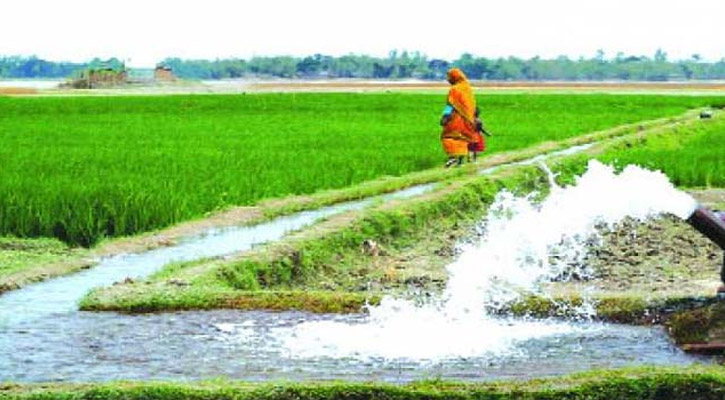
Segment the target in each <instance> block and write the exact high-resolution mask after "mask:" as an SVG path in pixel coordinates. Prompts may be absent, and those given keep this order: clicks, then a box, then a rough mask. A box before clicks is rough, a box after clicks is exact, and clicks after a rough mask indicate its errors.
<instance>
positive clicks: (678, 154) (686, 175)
mask: <svg viewBox="0 0 725 400" xmlns="http://www.w3.org/2000/svg"><path fill="white" fill-rule="evenodd" d="M723 143H725V119H723V118H717V119H713V120H707V121H703V123H702V124H699V125H698V126H697V127H688V128H687V129H686V130H682V129H680V130H674V131H673V132H672V134H670V135H666V136H664V135H663V136H658V137H654V138H651V139H648V140H647V141H646V142H645V143H642V144H640V145H638V146H636V147H633V148H630V149H627V150H624V151H623V150H617V151H613V152H609V153H606V154H604V155H602V156H601V157H599V159H600V160H602V161H604V162H606V163H610V164H614V165H618V166H620V167H621V166H624V165H628V164H637V165H640V166H643V167H646V168H649V169H656V170H660V171H662V172H664V173H665V174H666V175H667V176H668V177H669V178H670V180H671V181H672V183H674V184H675V186H678V187H708V188H710V187H719V188H722V187H725V150H724V146H723Z"/></svg>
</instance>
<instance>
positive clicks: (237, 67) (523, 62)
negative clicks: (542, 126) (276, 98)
mask: <svg viewBox="0 0 725 400" xmlns="http://www.w3.org/2000/svg"><path fill="white" fill-rule="evenodd" d="M100 64H104V65H109V64H114V65H117V64H122V63H121V62H120V61H119V60H117V59H111V60H106V61H102V60H98V59H94V60H92V61H91V62H89V63H85V64H82V63H79V64H76V63H64V62H61V63H56V62H50V61H45V60H41V59H38V58H36V57H29V58H22V57H4V58H3V57H0V77H2V78H38V77H44V78H59V77H68V76H72V75H74V74H78V73H79V71H82V70H84V69H86V68H90V67H93V65H100ZM159 64H160V65H164V66H166V67H170V68H171V69H172V71H173V72H174V74H175V75H176V76H177V77H179V78H186V79H225V78H243V77H276V78H290V79H295V78H297V79H314V78H363V79H411V78H412V79H424V80H441V79H444V78H445V74H446V71H447V70H448V69H449V68H451V67H453V66H456V67H459V68H461V69H462V70H463V71H464V72H465V73H466V74H467V75H468V77H469V78H470V79H474V80H479V79H480V80H532V81H603V80H619V81H628V80H630V81H682V80H715V79H725V58H723V59H721V60H720V61H717V62H706V61H704V60H703V59H702V57H700V56H699V55H697V54H693V55H692V56H691V57H690V58H689V59H686V60H676V61H670V60H668V58H667V53H665V52H664V51H662V50H658V51H657V52H656V53H655V54H654V55H653V56H651V57H649V56H626V55H624V54H623V53H618V54H617V55H616V56H615V57H611V58H606V57H605V55H604V52H603V51H601V50H600V51H598V52H597V53H596V55H595V56H593V57H591V58H584V57H581V58H578V59H571V58H569V57H567V56H560V57H557V58H555V59H542V58H540V57H533V58H530V59H523V58H518V57H507V58H485V57H477V56H474V55H472V54H467V53H466V54H463V55H461V56H460V57H459V58H458V59H456V60H453V61H448V60H442V59H435V58H428V57H427V56H425V55H424V54H422V53H420V52H407V51H402V52H398V51H392V52H390V53H389V54H388V56H387V57H372V56H367V55H355V54H349V55H344V56H339V57H333V56H328V55H323V54H315V55H311V56H306V57H291V56H275V57H252V58H250V59H218V60H184V59H180V58H167V59H165V60H163V61H162V62H161V63H159Z"/></svg>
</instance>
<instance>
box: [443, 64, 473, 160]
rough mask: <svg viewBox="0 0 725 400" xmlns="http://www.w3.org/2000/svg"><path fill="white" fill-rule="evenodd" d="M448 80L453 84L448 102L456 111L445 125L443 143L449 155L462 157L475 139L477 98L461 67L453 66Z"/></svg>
mask: <svg viewBox="0 0 725 400" xmlns="http://www.w3.org/2000/svg"><path fill="white" fill-rule="evenodd" d="M448 82H450V83H451V85H453V86H452V87H451V89H450V90H449V91H448V104H450V105H451V107H453V109H454V110H455V111H454V112H453V113H452V114H451V117H450V119H449V120H448V122H447V123H446V124H445V125H444V126H443V133H442V134H441V143H442V144H443V149H444V150H445V152H446V153H447V154H448V155H449V156H451V157H460V156H465V155H467V154H468V143H469V142H473V141H475V137H476V125H475V122H474V118H475V117H474V112H475V110H476V98H475V97H474V96H473V89H472V88H471V85H470V84H469V83H468V79H467V78H466V75H465V74H464V73H463V71H461V70H460V69H458V68H452V69H450V70H449V71H448Z"/></svg>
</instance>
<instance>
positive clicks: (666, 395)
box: [0, 367, 725, 400]
mask: <svg viewBox="0 0 725 400" xmlns="http://www.w3.org/2000/svg"><path fill="white" fill-rule="evenodd" d="M724 388H725V372H723V370H722V368H718V367H688V368H682V369H672V368H636V369H635V368H630V369H620V370H609V371H592V372H587V373H584V374H576V375H570V376H564V377H558V378H550V379H537V380H530V381H512V382H506V381H502V382H491V383H457V382H446V381H441V380H433V381H421V382H414V383H409V384H405V385H387V384H380V383H344V382H330V383H264V384H255V383H246V382H238V381H226V380H217V381H205V382H198V383H159V382H152V383H135V382H125V383H103V384H35V385H33V384H28V385H19V384H12V383H7V384H3V385H0V399H8V400H10V399H13V400H21V399H22V400H25V399H27V400H30V399H107V400H113V399H124V400H131V399H147V400H148V399H155V400H173V399H299V400H306V399H310V400H312V399H401V400H402V399H461V400H463V399H492V400H493V399H496V400H505V399H531V400H533V399H542V400H543V399H581V400H584V399H588V400H594V399H602V400H604V399H612V398H616V399H618V400H629V399H632V400H635V399H636V400H641V399H662V400H665V399H667V400H669V399H688V400H704V399H708V400H710V399H721V398H722V397H723V395H724V394H725V389H724Z"/></svg>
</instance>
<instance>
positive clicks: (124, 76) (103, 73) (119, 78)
mask: <svg viewBox="0 0 725 400" xmlns="http://www.w3.org/2000/svg"><path fill="white" fill-rule="evenodd" d="M127 82H128V72H127V71H126V66H125V65H123V64H121V65H120V66H117V67H116V68H114V67H113V66H111V65H110V64H109V63H104V62H101V63H99V64H98V65H95V66H92V67H89V68H87V69H85V70H84V71H81V73H80V76H79V77H78V78H76V79H74V80H73V81H72V82H70V86H71V87H73V88H76V89H96V88H103V87H112V86H119V85H123V84H126V83H127Z"/></svg>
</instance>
